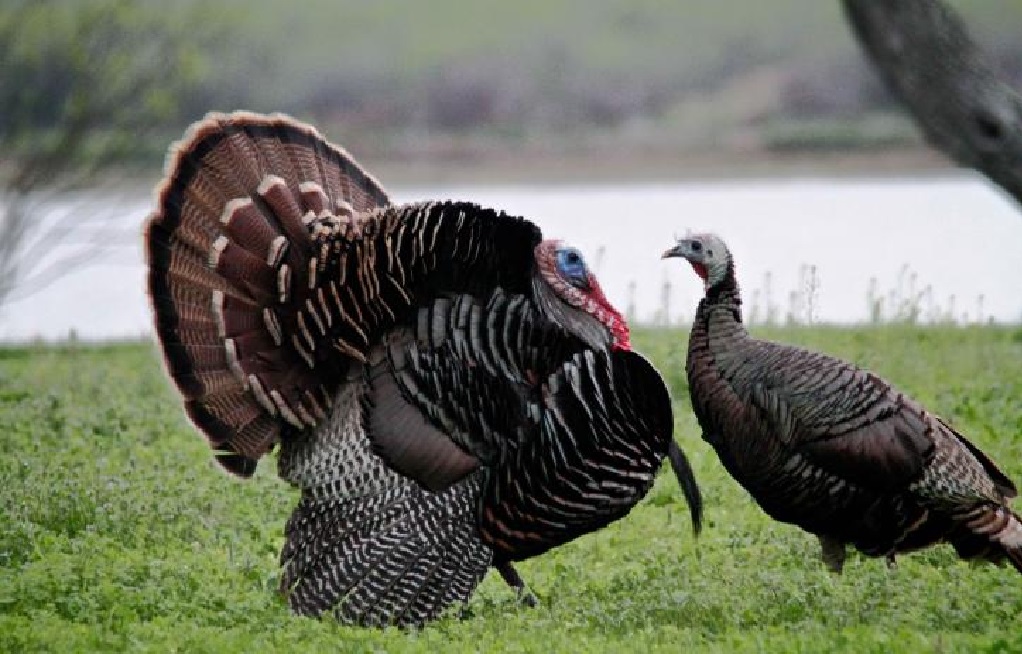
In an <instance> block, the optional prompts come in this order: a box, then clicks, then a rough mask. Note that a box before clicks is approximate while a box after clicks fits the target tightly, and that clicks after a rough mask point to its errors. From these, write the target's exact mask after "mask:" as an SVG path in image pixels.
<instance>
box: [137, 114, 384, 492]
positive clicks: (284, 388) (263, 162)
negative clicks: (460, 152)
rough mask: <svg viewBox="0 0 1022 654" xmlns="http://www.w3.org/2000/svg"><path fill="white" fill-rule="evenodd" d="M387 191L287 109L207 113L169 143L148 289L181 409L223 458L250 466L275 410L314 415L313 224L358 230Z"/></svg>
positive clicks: (295, 417)
mask: <svg viewBox="0 0 1022 654" xmlns="http://www.w3.org/2000/svg"><path fill="white" fill-rule="evenodd" d="M388 203H389V200H388V198H387V195H386V193H385V192H384V191H383V189H382V187H381V186H380V185H379V183H378V182H376V180H374V179H373V178H372V177H371V176H369V174H368V173H366V172H365V171H364V170H362V168H361V167H359V165H358V164H357V163H355V161H354V160H353V159H352V158H351V157H350V156H349V155H348V154H347V153H346V152H345V151H344V150H342V149H341V148H339V147H336V146H333V145H330V144H329V143H327V142H326V141H325V140H323V138H322V137H321V136H320V135H319V134H318V133H317V132H316V131H315V130H314V129H313V128H311V127H308V126H305V125H302V124H300V123H297V122H295V121H293V120H291V119H289V118H287V117H285V116H281V115H274V116H258V115H255V114H249V113H241V112H239V113H234V114H210V115H208V116H207V117H206V118H205V119H204V120H202V121H200V122H198V123H196V124H195V125H194V126H193V127H192V128H191V129H190V130H189V132H188V134H186V135H185V138H184V139H183V140H182V141H181V142H180V143H179V144H177V145H176V147H175V148H174V149H172V152H171V155H170V156H169V157H168V163H167V179H166V181H165V182H164V184H163V185H162V186H161V188H160V189H159V197H158V208H157V210H156V212H155V213H154V214H153V216H152V217H151V218H150V221H149V225H148V228H147V232H146V252H147V258H148V263H149V281H148V286H149V295H150V298H151V302H152V306H153V311H154V314H155V316H156V329H157V335H158V336H159V340H160V343H161V345H162V347H163V352H164V356H165V359H166V363H167V367H168V370H169V373H170V375H171V377H172V378H173V379H174V381H175V383H176V384H177V386H178V389H179V390H180V391H181V393H182V395H183V396H184V399H185V406H186V410H187V412H188V415H189V416H190V417H191V419H192V420H193V422H195V423H196V425H197V426H198V427H199V428H200V429H202V431H204V432H205V433H206V435H207V436H208V438H209V439H210V442H211V444H212V446H213V447H214V448H215V449H217V450H219V451H220V452H221V454H220V455H219V456H218V460H219V462H220V463H221V464H222V465H223V466H224V467H225V468H227V469H228V470H229V471H231V472H233V473H236V474H240V475H249V474H251V473H252V472H253V471H254V470H255V462H256V460H257V459H258V458H259V457H260V456H261V455H262V454H264V453H265V452H267V451H268V450H269V449H270V448H272V447H273V445H274V444H275V443H276V441H277V440H278V438H279V435H280V431H281V428H282V426H283V425H284V424H285V423H290V424H293V425H295V426H296V427H305V426H313V425H315V424H316V422H317V421H318V420H321V419H322V418H323V417H324V416H325V414H326V411H327V410H328V409H329V406H330V403H331V401H332V395H333V392H334V391H335V390H336V388H335V387H334V386H332V385H331V384H330V381H331V379H330V376H329V375H324V374H322V372H321V371H319V370H317V371H316V373H317V374H313V371H312V365H305V364H306V362H308V363H310V364H311V363H313V361H312V359H311V356H312V354H315V353H310V352H309V351H308V347H305V346H306V342H305V341H307V340H308V339H307V338H305V339H304V340H303V337H307V336H308V333H309V330H322V325H321V324H318V323H319V322H321V321H322V320H324V319H328V318H320V317H318V316H319V313H317V311H316V307H315V305H314V301H316V302H320V303H322V302H323V298H322V297H319V298H314V297H307V296H308V295H309V293H308V292H307V291H306V290H305V289H307V288H309V287H310V286H311V285H310V284H309V280H310V276H312V277H314V276H315V261H316V259H315V256H313V255H314V253H313V251H312V246H313V240H312V236H311V234H312V233H314V232H315V231H316V230H317V229H325V228H326V226H329V227H330V228H332V229H335V230H348V231H349V232H350V231H352V230H357V229H358V223H359V220H360V215H361V214H362V213H364V212H367V211H369V210H371V209H373V208H375V207H379V206H382V205H386V204H388ZM310 262H312V265H311V266H310ZM303 311H304V312H306V313H307V314H308V315H301V313H302V312H303ZM309 323H312V324H309ZM299 357H301V358H304V359H306V360H307V361H306V362H303V361H302V360H301V359H300V358H299ZM296 363H297V365H296ZM324 380H325V381H324Z"/></svg>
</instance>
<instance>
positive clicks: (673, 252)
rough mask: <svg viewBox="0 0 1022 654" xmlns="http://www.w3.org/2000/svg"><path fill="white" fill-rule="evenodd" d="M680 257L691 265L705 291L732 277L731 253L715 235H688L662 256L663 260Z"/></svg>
mask: <svg viewBox="0 0 1022 654" xmlns="http://www.w3.org/2000/svg"><path fill="white" fill-rule="evenodd" d="M670 257H681V258H683V259H687V260H688V262H689V263H690V264H692V269H693V270H695V271H696V274H697V275H699V276H700V277H701V278H702V279H703V282H704V283H705V284H706V290H710V289H711V288H714V287H715V286H719V285H720V284H722V283H723V282H724V281H726V280H727V279H728V277H729V276H733V272H732V271H733V270H734V268H733V264H732V261H731V251H730V250H728V249H727V245H725V244H724V241H723V240H722V239H721V238H720V237H719V236H717V235H716V234H709V233H706V234H688V235H686V236H685V237H683V238H679V239H678V242H677V244H675V246H674V247H673V248H671V249H669V250H667V251H666V252H664V254H663V258H664V259H667V258H670Z"/></svg>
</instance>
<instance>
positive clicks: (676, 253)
mask: <svg viewBox="0 0 1022 654" xmlns="http://www.w3.org/2000/svg"><path fill="white" fill-rule="evenodd" d="M684 256H685V253H684V251H682V249H681V245H680V244H679V245H675V246H674V247H673V248H671V249H670V250H665V251H664V253H663V254H662V255H660V258H661V259H670V258H672V257H684Z"/></svg>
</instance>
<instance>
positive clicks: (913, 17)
mask: <svg viewBox="0 0 1022 654" xmlns="http://www.w3.org/2000/svg"><path fill="white" fill-rule="evenodd" d="M843 4H844V8H845V13H846V15H847V17H848V20H849V22H850V23H851V26H852V30H853V31H854V33H855V36H856V37H857V38H858V39H859V42H860V43H861V44H862V46H863V48H865V50H866V52H867V53H868V54H869V56H870V57H871V58H872V60H873V63H874V65H875V66H876V68H877V70H879V72H880V74H881V76H882V77H883V78H884V80H885V81H886V82H887V84H888V86H889V87H890V88H891V90H892V91H893V92H894V93H895V95H896V96H898V97H899V98H900V99H901V101H902V102H904V103H905V105H906V106H907V107H908V109H909V111H911V113H912V115H913V116H914V117H915V119H916V121H917V122H918V123H919V125H920V126H921V127H922V130H923V132H924V134H925V135H926V138H927V140H928V141H929V142H930V143H931V144H932V145H933V146H934V147H936V148H938V149H940V150H942V151H943V152H944V153H945V154H947V155H948V156H950V157H951V158H952V159H954V160H955V161H957V162H958V163H960V164H961V165H963V166H967V167H969V168H974V169H976V170H978V171H980V172H982V173H983V174H984V175H986V176H987V177H989V178H990V179H991V180H992V181H994V182H995V183H997V184H999V185H1000V186H1001V187H1002V188H1003V189H1004V190H1006V191H1007V192H1008V193H1009V194H1011V196H1012V197H1014V198H1015V200H1016V201H1017V202H1019V203H1020V204H1022V99H1020V97H1019V95H1018V94H1016V93H1015V92H1014V91H1013V90H1012V89H1011V88H1010V87H1009V86H1008V85H1007V84H1005V83H1004V82H1002V81H1001V79H1000V78H999V76H998V74H997V72H996V71H995V70H994V67H993V65H992V64H991V63H990V61H989V59H987V57H986V56H985V55H984V54H983V52H982V51H981V50H980V49H979V48H978V47H977V46H976V44H975V43H974V42H973V41H972V39H970V38H969V35H968V33H967V31H966V29H965V25H964V24H963V22H962V20H961V19H960V18H959V17H958V15H957V14H955V13H954V12H953V11H952V10H951V9H949V8H948V7H946V6H945V5H944V4H942V3H941V2H940V1H939V0H843Z"/></svg>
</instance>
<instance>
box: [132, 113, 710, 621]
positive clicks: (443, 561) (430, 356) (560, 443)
mask: <svg viewBox="0 0 1022 654" xmlns="http://www.w3.org/2000/svg"><path fill="white" fill-rule="evenodd" d="M146 250H147V254H148V265H149V281H148V284H149V294H150V297H151V301H152V309H153V313H154V315H155V322H156V332H157V335H158V338H159V342H160V345H161V347H162V349H163V353H164V355H165V359H166V365H167V368H168V372H169V374H170V376H171V377H172V378H173V381H174V382H175V384H176V386H177V388H178V389H179V390H180V392H181V394H182V395H183V397H184V403H185V409H186V411H187V413H188V415H189V417H190V418H191V419H192V421H193V422H194V423H195V424H196V425H197V426H198V427H199V429H201V430H202V431H203V432H205V435H206V436H207V438H208V439H209V442H210V443H211V445H212V446H213V448H214V449H215V450H216V452H217V454H216V459H217V461H218V462H219V463H220V464H221V465H222V466H223V467H224V468H226V469H227V470H228V471H230V472H231V473H234V474H236V475H239V476H242V477H247V476H249V475H251V474H252V473H253V472H254V471H255V468H256V463H257V461H258V460H259V458H260V457H262V456H263V455H264V454H266V453H267V452H269V451H270V450H271V449H273V448H274V447H275V446H277V445H279V446H280V447H279V458H278V472H279V474H280V476H281V477H283V478H284V479H285V480H287V481H288V482H290V483H291V484H293V485H294V486H296V487H298V488H300V489H301V491H302V497H301V500H300V502H299V504H298V506H297V508H296V509H295V510H294V513H293V514H292V515H291V518H290V519H289V520H288V523H287V527H286V534H285V536H286V542H285V545H284V550H283V552H282V554H281V560H282V565H283V567H284V570H283V575H282V580H281V590H282V592H284V593H286V594H287V597H288V600H289V603H290V605H291V607H292V608H293V609H294V610H295V611H296V612H298V613H302V614H309V615H320V614H321V613H323V612H325V611H333V612H334V613H335V615H336V616H337V617H338V618H339V619H341V620H343V621H346V622H352V623H357V624H372V625H381V624H401V625H417V624H421V623H423V622H425V621H427V620H430V619H432V618H435V617H436V616H437V615H438V614H439V613H440V612H441V611H442V610H443V609H444V608H445V607H447V606H449V605H450V604H452V603H454V602H456V601H464V600H466V599H467V598H468V597H469V595H470V594H471V593H472V591H473V589H474V588H475V586H476V585H477V584H478V583H479V581H480V580H481V578H482V576H483V575H484V574H485V572H486V570H487V569H488V567H489V566H491V565H493V566H496V567H497V568H498V570H499V571H500V572H501V574H502V575H503V576H504V578H505V579H506V580H507V581H508V583H510V584H512V585H514V586H516V587H518V588H519V589H520V590H521V589H522V586H523V584H522V581H521V579H520V578H519V577H518V575H517V573H516V572H515V570H514V569H513V568H512V567H511V564H510V562H512V561H518V560H522V559H525V558H528V557H530V556H535V555H537V554H540V553H542V552H544V551H546V550H548V549H550V548H551V547H555V546H557V545H560V544H562V543H565V542H568V541H570V540H572V539H573V538H575V537H577V536H579V535H582V534H585V533H588V532H590V531H593V530H595V529H598V528H600V527H602V526H604V525H606V524H608V523H610V522H612V521H614V520H616V519H618V518H621V517H623V516H624V515H625V514H627V513H628V511H629V510H630V509H631V508H632V507H633V506H634V505H635V504H636V502H638V501H639V500H640V499H641V498H642V497H643V496H644V495H645V493H646V492H647V491H648V490H649V488H650V486H651V484H652V483H653V479H654V476H655V474H656V472H657V470H658V468H659V466H660V463H661V461H662V459H663V457H664V456H665V454H669V455H670V457H671V461H672V463H673V464H674V465H675V471H676V473H677V474H678V476H679V479H680V481H681V482H682V486H683V489H684V491H685V493H686V498H687V499H688V500H689V504H690V508H691V510H692V513H693V519H694V523H695V524H698V519H699V515H700V500H699V494H698V488H697V487H696V485H695V481H694V479H693V477H692V474H691V470H690V469H689V468H688V465H687V461H686V460H685V458H684V455H683V454H682V453H681V451H680V450H678V449H677V446H676V445H674V442H673V440H672V431H673V418H672V413H671V404H670V400H669V397H668V394H667V390H666V388H665V386H664V384H663V381H662V380H661V378H660V376H659V374H658V373H657V372H656V371H655V370H654V369H653V368H652V366H650V364H649V363H647V362H646V360H645V359H643V358H642V357H641V356H639V355H638V354H635V353H633V352H632V351H631V349H630V343H629V332H628V327H627V325H626V324H625V321H624V320H623V319H622V317H621V315H620V314H619V313H618V312H617V311H616V310H615V309H614V308H613V307H612V306H611V305H610V303H609V302H608V301H607V299H606V298H605V297H604V295H603V292H602V291H601V290H600V286H599V284H598V283H597V281H596V279H595V277H594V276H593V275H592V273H591V272H590V271H589V270H588V268H587V267H586V264H585V262H584V261H583V259H582V257H581V255H580V254H579V252H578V251H577V250H575V249H573V248H570V247H567V246H565V245H563V244H562V243H560V242H559V241H551V240H545V241H544V240H541V237H540V231H539V229H538V228H537V227H536V226H535V225H533V224H532V223H530V222H528V221H526V220H524V219H522V218H516V217H511V216H507V215H504V214H503V213H498V212H496V211H492V210H489V209H484V208H481V207H478V206H476V205H473V204H469V203H465V202H436V203H423V204H409V205H404V206H394V205H391V204H390V201H389V199H388V197H387V194H386V193H385V192H384V191H383V189H382V188H381V186H380V185H379V183H377V182H376V180H375V179H373V178H372V177H371V176H370V175H369V174H367V173H366V172H365V171H364V170H363V169H362V168H361V167H360V166H359V165H358V164H357V163H356V162H355V161H354V160H353V159H352V158H351V157H350V156H349V155H348V154H347V153H346V152H344V151H343V150H342V149H340V148H338V147H336V146H333V145H331V144H329V143H327V142H326V141H324V140H323V139H322V138H321V137H320V136H319V135H318V134H317V132H316V131H315V130H314V129H312V128H311V127H308V126H305V125H302V124H299V123H297V122H295V121H293V120H291V119H289V118H286V117H284V116H279V115H277V116H259V115H255V114H248V113H235V114H230V115H223V114H211V115H210V116H207V117H206V118H205V119H204V120H202V121H200V122H199V123H197V124H196V125H194V126H193V127H192V128H191V129H190V131H189V133H188V134H187V135H186V137H185V139H184V141H183V142H181V143H180V144H178V145H177V146H176V148H175V149H173V150H172V154H171V156H170V158H169V161H168V170H167V175H166V179H165V180H164V182H163V183H162V185H161V187H160V189H159V193H158V207H157V209H156V211H155V213H154V215H153V216H152V217H151V219H150V222H149V226H148V230H147V232H146Z"/></svg>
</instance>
